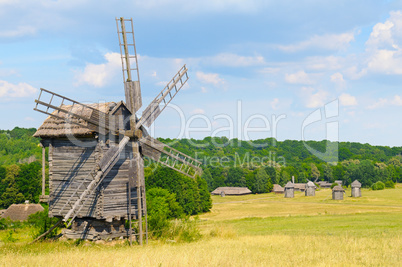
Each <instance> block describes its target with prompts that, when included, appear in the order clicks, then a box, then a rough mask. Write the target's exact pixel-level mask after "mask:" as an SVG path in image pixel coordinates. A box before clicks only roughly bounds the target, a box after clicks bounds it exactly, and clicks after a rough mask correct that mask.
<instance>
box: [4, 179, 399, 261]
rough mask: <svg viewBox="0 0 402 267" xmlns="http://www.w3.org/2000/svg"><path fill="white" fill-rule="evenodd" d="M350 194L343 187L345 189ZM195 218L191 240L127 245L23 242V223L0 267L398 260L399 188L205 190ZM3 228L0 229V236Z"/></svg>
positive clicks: (7, 246)
mask: <svg viewBox="0 0 402 267" xmlns="http://www.w3.org/2000/svg"><path fill="white" fill-rule="evenodd" d="M348 194H350V191H349V192H347V194H346V195H348ZM213 203H214V205H213V208H212V210H211V212H209V213H206V214H203V215H202V216H200V224H199V226H200V228H201V231H202V233H203V238H202V239H201V240H199V241H197V242H192V243H164V242H161V241H150V243H149V245H147V246H143V247H139V246H134V247H128V246H127V243H126V242H124V241H122V242H120V241H116V242H111V243H106V244H96V243H88V242H84V243H82V244H80V245H76V244H74V242H72V241H57V242H40V243H37V244H34V245H29V244H28V242H29V241H30V240H31V238H30V237H29V229H17V230H16V233H15V234H14V237H15V238H16V239H17V241H16V242H15V243H10V242H0V251H1V253H0V266H3V265H4V266H42V265H48V264H50V263H51V264H52V265H55V266H67V265H68V266H71V265H73V266H81V265H88V266H115V265H123V266H126V265H136V266H267V265H282V266H311V265H314V266H400V265H401V262H402V257H401V255H402V253H401V251H402V242H401V234H402V186H401V185H397V188H396V189H386V190H382V191H371V190H363V197H362V198H351V197H345V199H344V200H343V201H334V200H332V199H331V190H328V189H326V190H320V191H317V194H316V197H305V196H304V195H303V194H302V193H296V195H295V198H293V199H285V198H283V195H274V194H272V193H270V194H260V195H248V196H240V197H233V196H227V197H224V198H222V197H220V196H213ZM6 234H7V231H0V240H3V238H4V237H6Z"/></svg>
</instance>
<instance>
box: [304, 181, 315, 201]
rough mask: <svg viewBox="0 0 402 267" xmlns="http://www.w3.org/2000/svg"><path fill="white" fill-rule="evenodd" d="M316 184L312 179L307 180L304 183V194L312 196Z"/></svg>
mask: <svg viewBox="0 0 402 267" xmlns="http://www.w3.org/2000/svg"><path fill="white" fill-rule="evenodd" d="M315 189H316V186H315V184H314V183H313V182H312V181H308V183H307V184H306V191H304V194H305V196H308V197H313V196H315Z"/></svg>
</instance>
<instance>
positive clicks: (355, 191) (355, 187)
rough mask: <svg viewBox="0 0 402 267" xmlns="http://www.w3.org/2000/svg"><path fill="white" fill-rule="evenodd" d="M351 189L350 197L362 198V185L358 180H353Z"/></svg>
mask: <svg viewBox="0 0 402 267" xmlns="http://www.w3.org/2000/svg"><path fill="white" fill-rule="evenodd" d="M351 187H352V197H361V196H362V191H361V187H362V184H361V183H360V182H359V181H358V180H354V182H353V183H352V184H351Z"/></svg>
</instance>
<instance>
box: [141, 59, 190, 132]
mask: <svg viewBox="0 0 402 267" xmlns="http://www.w3.org/2000/svg"><path fill="white" fill-rule="evenodd" d="M187 70H188V69H187V67H186V65H184V66H183V67H182V68H181V69H180V70H179V72H177V73H176V75H175V76H174V77H173V78H172V79H171V80H170V82H168V84H167V85H166V86H165V88H163V90H162V91H161V92H160V93H159V94H158V95H157V96H156V98H155V99H154V100H153V101H152V102H151V104H149V106H148V107H147V108H146V109H145V110H144V112H143V113H142V117H141V119H140V121H139V122H138V123H137V127H136V129H138V128H139V127H140V126H141V125H143V124H144V125H145V126H147V127H149V126H151V124H152V123H153V122H154V121H155V119H156V118H157V117H158V116H159V114H160V113H161V112H162V111H163V110H164V109H165V108H166V106H167V105H168V104H169V103H170V101H172V99H173V98H174V97H175V96H176V94H177V93H178V92H179V91H180V89H181V88H182V87H183V85H184V84H185V83H186V82H187V80H188V74H187ZM161 106H162V108H161Z"/></svg>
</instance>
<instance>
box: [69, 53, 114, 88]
mask: <svg viewBox="0 0 402 267" xmlns="http://www.w3.org/2000/svg"><path fill="white" fill-rule="evenodd" d="M105 59H106V61H107V62H106V63H103V64H92V63H88V64H87V65H86V66H85V69H84V71H81V72H78V73H77V74H76V77H75V78H76V80H77V82H76V85H80V84H84V83H86V84H89V85H92V86H95V87H102V86H105V85H106V84H107V83H108V82H109V81H110V80H111V79H112V77H114V76H115V75H116V74H117V72H118V71H119V70H120V69H121V59H120V54H118V53H106V54H105Z"/></svg>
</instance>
